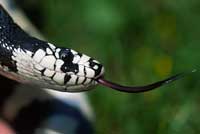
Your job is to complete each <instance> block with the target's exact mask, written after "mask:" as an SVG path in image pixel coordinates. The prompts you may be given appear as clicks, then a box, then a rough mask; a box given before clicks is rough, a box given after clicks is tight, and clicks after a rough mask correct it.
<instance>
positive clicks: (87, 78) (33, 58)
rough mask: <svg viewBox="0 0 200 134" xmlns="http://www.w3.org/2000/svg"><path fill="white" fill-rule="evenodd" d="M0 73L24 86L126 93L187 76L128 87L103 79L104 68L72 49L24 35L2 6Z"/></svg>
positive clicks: (151, 87) (67, 90)
mask: <svg viewBox="0 0 200 134" xmlns="http://www.w3.org/2000/svg"><path fill="white" fill-rule="evenodd" d="M0 70H1V71H0V74H2V75H4V76H6V77H8V78H10V79H13V80H16V81H18V82H20V83H26V84H35V85H39V86H40V87H43V88H50V89H54V90H59V91H66V92H80V91H85V90H88V89H90V88H91V87H93V86H94V85H96V84H97V83H99V84H102V85H104V86H107V87H110V88H113V89H116V90H119V91H123V92H133V93H135V92H144V91H147V90H152V89H155V88H157V87H160V86H161V85H163V84H167V83H170V82H172V81H174V80H176V79H178V78H180V77H181V76H183V74H178V75H175V76H172V77H170V78H168V79H165V80H162V81H159V82H156V83H153V84H150V85H147V86H141V87H126V86H121V85H118V84H115V83H112V82H109V81H107V80H105V79H104V78H103V74H104V67H103V65H101V64H100V63H99V62H98V61H96V60H95V59H93V58H91V57H89V56H87V55H85V54H81V53H79V52H76V51H74V50H72V49H68V48H61V47H56V46H54V45H53V44H51V43H48V42H46V41H42V40H39V39H36V38H34V37H31V36H29V35H28V34H27V33H26V32H24V31H23V30H22V29H21V28H20V27H19V26H18V25H17V24H16V23H15V22H14V21H13V19H12V18H11V17H10V16H9V14H8V13H7V12H6V11H5V10H4V9H3V7H2V6H1V7H0Z"/></svg>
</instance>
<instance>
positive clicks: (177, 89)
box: [16, 0, 200, 134]
mask: <svg viewBox="0 0 200 134" xmlns="http://www.w3.org/2000/svg"><path fill="white" fill-rule="evenodd" d="M16 1H17V4H18V5H20V6H21V7H22V8H23V9H24V10H25V12H26V14H27V15H28V16H29V17H30V18H31V20H32V21H33V23H34V24H35V25H36V26H37V27H38V28H39V29H40V31H41V32H42V33H43V35H44V36H45V37H46V38H47V39H48V40H49V41H50V42H52V43H54V44H57V45H58V46H64V47H69V48H73V49H75V50H77V51H80V52H83V53H85V54H87V55H90V56H92V57H94V58H96V59H97V60H99V61H100V62H101V63H102V64H104V66H105V68H106V77H107V79H110V80H112V81H115V82H119V83H122V84H125V85H144V84H148V83H151V82H155V81H157V80H160V79H163V78H166V77H167V76H170V75H172V74H176V73H179V72H182V71H186V70H192V69H194V68H196V69H199V68H200V1H199V0H123V1H122V0H84V1H82V0H76V1H74V0H16ZM199 76H200V75H199V73H198V72H197V73H194V74H192V75H190V76H188V77H186V78H184V79H182V80H179V81H176V82H174V83H172V84H170V85H168V86H165V87H162V88H160V89H159V90H155V91H151V92H147V93H141V94H126V93H121V92H117V91H113V90H110V89H108V88H104V87H101V86H98V87H97V88H96V89H95V90H93V91H90V92H87V94H88V95H89V98H90V101H91V104H92V107H93V109H94V111H95V114H96V122H95V124H94V126H95V129H96V133H97V134H133V133H134V134H199V133H200V127H199V126H200V117H199V113H200V103H199V102H200V91H199V90H200V80H199ZM66 125H67V124H66Z"/></svg>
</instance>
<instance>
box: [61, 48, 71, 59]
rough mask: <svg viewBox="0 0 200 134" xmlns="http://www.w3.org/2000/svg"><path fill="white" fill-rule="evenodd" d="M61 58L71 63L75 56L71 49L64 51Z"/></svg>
mask: <svg viewBox="0 0 200 134" xmlns="http://www.w3.org/2000/svg"><path fill="white" fill-rule="evenodd" d="M60 58H61V59H62V60H63V61H71V60H72V59H73V55H72V53H71V52H70V50H69V49H63V50H61V51H60Z"/></svg>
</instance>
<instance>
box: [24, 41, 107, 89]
mask: <svg viewBox="0 0 200 134" xmlns="http://www.w3.org/2000/svg"><path fill="white" fill-rule="evenodd" d="M32 58H33V60H34V65H33V68H34V69H33V70H34V74H36V75H38V76H39V77H36V78H39V81H40V82H41V83H42V84H41V83H39V85H42V86H44V87H47V88H50V89H56V90H59V91H67V92H80V91H85V90H88V89H90V87H93V86H94V85H96V84H97V82H96V79H97V78H98V77H101V76H102V75H103V73H104V67H103V66H102V65H101V64H100V63H99V62H98V61H96V60H94V59H93V58H91V57H89V56H87V55H85V54H81V53H79V52H77V51H74V50H72V49H68V48H61V47H55V46H54V45H53V44H50V43H48V45H46V46H45V47H43V48H41V49H38V50H36V52H35V53H34V55H33V56H32ZM22 74H24V73H22ZM36 82H38V80H37V81H36Z"/></svg>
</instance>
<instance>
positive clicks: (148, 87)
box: [96, 69, 196, 93]
mask: <svg viewBox="0 0 200 134" xmlns="http://www.w3.org/2000/svg"><path fill="white" fill-rule="evenodd" d="M193 72H196V70H195V69H194V70H192V71H190V72H184V73H179V74H176V75H174V76H171V77H169V78H167V79H164V80H161V81H158V82H155V83H152V84H149V85H145V86H134V87H131V86H122V85H119V84H116V83H113V82H110V81H108V80H105V79H104V78H103V77H99V78H97V79H96V81H97V82H98V83H99V84H101V85H103V86H106V87H110V88H112V89H114V90H118V91H121V92H127V93H140V92H146V91H149V90H153V89H156V88H158V87H160V86H163V85H165V84H169V83H171V82H173V81H175V80H178V79H181V78H183V77H184V76H186V75H188V74H190V73H193Z"/></svg>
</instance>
